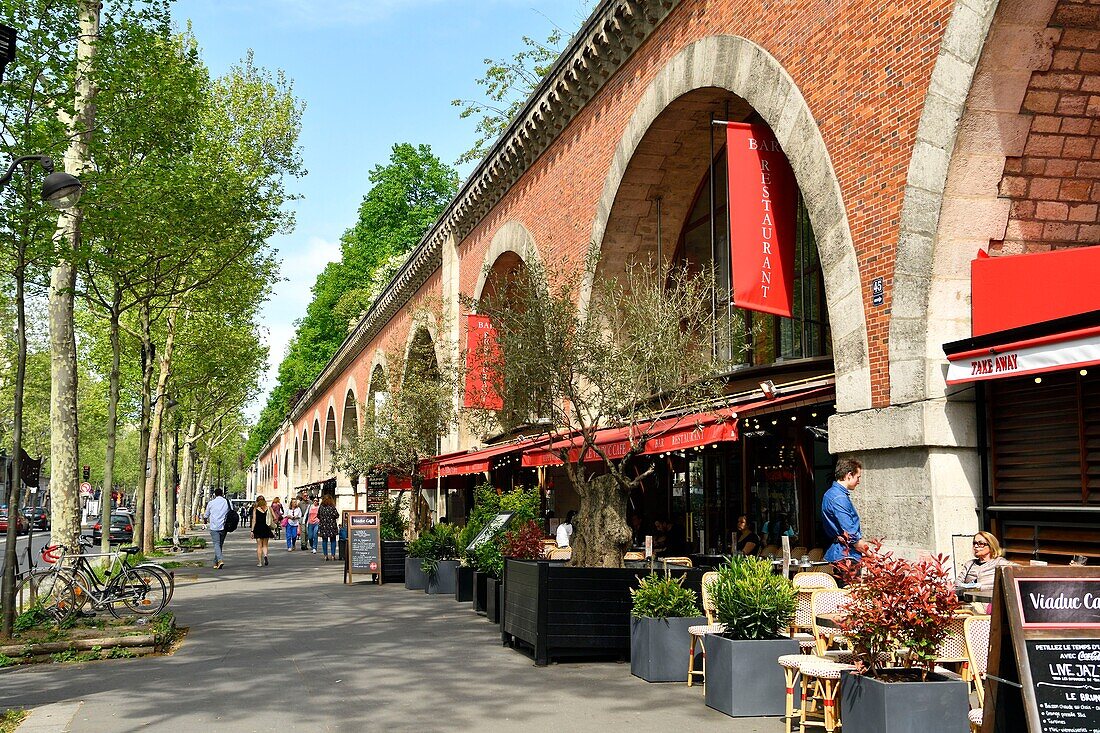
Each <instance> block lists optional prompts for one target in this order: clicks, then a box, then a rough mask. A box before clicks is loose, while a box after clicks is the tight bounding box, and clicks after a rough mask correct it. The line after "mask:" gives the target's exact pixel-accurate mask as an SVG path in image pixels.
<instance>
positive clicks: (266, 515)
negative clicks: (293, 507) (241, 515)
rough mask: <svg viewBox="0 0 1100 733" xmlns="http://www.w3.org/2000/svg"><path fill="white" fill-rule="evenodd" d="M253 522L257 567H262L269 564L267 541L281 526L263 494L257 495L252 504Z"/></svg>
mask: <svg viewBox="0 0 1100 733" xmlns="http://www.w3.org/2000/svg"><path fill="white" fill-rule="evenodd" d="M273 503H274V502H273ZM251 522H252V539H254V540H256V567H258V568H260V567H263V566H264V565H267V543H268V542H269V541H270V540H271V538H272V537H273V536H274V535H275V527H278V526H279V524H278V522H276V521H275V514H274V512H273V511H272V507H270V506H268V505H267V499H265V498H264V497H263V494H261V495H259V496H257V497H256V503H255V504H253V505H252V517H251Z"/></svg>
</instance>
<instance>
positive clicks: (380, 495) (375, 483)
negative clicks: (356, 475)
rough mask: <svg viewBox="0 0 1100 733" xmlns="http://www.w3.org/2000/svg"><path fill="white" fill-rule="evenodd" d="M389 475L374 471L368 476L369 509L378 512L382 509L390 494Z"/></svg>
mask: <svg viewBox="0 0 1100 733" xmlns="http://www.w3.org/2000/svg"><path fill="white" fill-rule="evenodd" d="M386 479H387V476H386V474H384V473H372V474H371V475H369V476H368V477H367V511H368V512H377V511H380V510H381V509H382V504H384V503H385V501H386V499H387V497H388V496H389V493H390V492H389V489H388V488H387V486H386Z"/></svg>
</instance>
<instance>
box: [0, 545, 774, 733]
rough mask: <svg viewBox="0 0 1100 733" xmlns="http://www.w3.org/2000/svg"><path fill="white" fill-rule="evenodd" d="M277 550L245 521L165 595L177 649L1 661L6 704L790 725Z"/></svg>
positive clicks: (100, 722) (179, 724) (451, 719)
mask: <svg viewBox="0 0 1100 733" xmlns="http://www.w3.org/2000/svg"><path fill="white" fill-rule="evenodd" d="M276 548H277V543H273V545H272V551H271V555H270V558H271V564H270V566H268V567H256V564H255V554H254V552H253V550H252V545H251V543H250V542H249V541H248V535H247V533H246V532H242V531H238V532H236V533H235V534H234V535H231V537H230V541H229V543H228V550H227V558H226V567H225V569H223V570H221V571H215V570H212V569H211V568H209V567H205V568H200V569H197V570H195V571H191V570H186V569H181V570H179V571H177V572H178V573H179V574H180V575H179V579H180V580H179V583H178V584H177V588H176V594H175V598H174V600H173V601H172V607H173V608H174V610H175V612H176V615H177V618H178V619H179V623H180V624H181V625H185V626H188V627H190V631H189V633H188V635H187V637H186V640H185V642H184V644H183V646H182V647H181V648H180V650H179V651H178V652H176V653H175V654H174V655H172V656H168V657H150V658H145V659H134V660H109V661H102V662H91V663H82V664H65V665H58V664H50V665H38V666H31V667H23V668H13V669H7V670H0V689H3V690H4V695H3V701H2V702H0V706H19V707H25V708H33V707H36V706H44V705H50V704H57V705H51V707H50V708H43V709H42V710H43V712H42V713H41V714H40V715H39V719H40V720H43V719H47V714H48V713H49V712H52V713H53V716H54V719H56V721H57V722H56V725H54V726H53V727H49V726H47V727H46V728H42V729H39V728H35V729H34V730H35V731H39V730H42V731H44V732H45V731H56V732H58V733H60V732H61V731H71V733H89V732H91V731H95V732H97V733H102V732H103V731H138V730H143V731H144V730H171V731H173V733H210V732H211V731H217V732H218V733H238V732H240V733H243V732H246V731H248V732H251V731H269V730H280V731H309V732H310V733H318V732H319V731H480V732H489V733H492V732H496V731H516V730H555V731H570V732H572V731H599V733H616V732H618V731H622V732H623V733H638V731H666V730H667V731H673V730H674V731H677V733H691V732H693V731H704V730H706V731H711V730H714V729H716V728H721V729H724V730H730V731H737V732H738V733H779V731H782V730H783V726H782V724H781V723H780V722H779V721H778V720H777V719H764V720H761V719H752V720H749V719H742V720H733V719H731V718H727V717H726V716H724V715H722V714H721V713H718V712H716V711H714V710H711V709H710V708H707V707H706V706H705V705H704V703H703V691H702V688H701V687H700V686H696V687H693V688H690V689H689V688H688V687H686V686H685V685H683V684H663V685H661V684H647V683H645V682H643V681H641V680H639V679H637V678H635V677H632V676H631V674H630V666H629V664H617V663H613V662H584V663H570V664H553V665H550V666H548V667H535V666H534V663H533V661H532V659H531V657H530V656H529V655H527V654H523V653H521V652H518V651H516V650H513V649H509V648H506V647H503V646H501V642H500V633H499V630H498V629H497V628H495V627H494V626H492V625H490V624H489V623H488V622H487V621H486V620H485V618H484V617H481V616H478V615H476V614H474V613H473V611H472V610H471V608H470V604H469V603H463V604H460V603H456V602H455V600H454V598H453V597H452V596H446V597H445V596H428V595H425V594H424V593H423V592H417V591H408V590H405V588H404V586H400V585H384V586H374V585H369V584H360V585H354V586H347V585H344V584H343V583H342V579H341V576H342V573H341V566H340V565H339V564H338V563H326V562H324V561H323V560H322V559H321V556H320V555H311V554H308V553H301V552H293V553H288V552H287V551H286V549H285V546H283V548H282V549H276ZM208 554H209V553H207V555H208ZM685 651H686V650H685ZM65 703H68V704H65ZM33 719H34V716H33V715H32V720H33ZM50 724H51V725H53V722H52V720H51V721H50Z"/></svg>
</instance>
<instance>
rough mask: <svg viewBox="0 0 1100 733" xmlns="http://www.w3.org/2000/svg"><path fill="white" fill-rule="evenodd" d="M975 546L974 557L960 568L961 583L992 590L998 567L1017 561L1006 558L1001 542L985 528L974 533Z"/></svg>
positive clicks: (983, 589)
mask: <svg viewBox="0 0 1100 733" xmlns="http://www.w3.org/2000/svg"><path fill="white" fill-rule="evenodd" d="M973 548H974V559H973V560H971V561H969V562H967V563H966V564H964V565H963V566H962V567H961V568H960V569H959V584H960V585H962V586H965V587H971V588H972V587H974V586H975V585H976V586H977V588H978V590H982V591H992V590H993V579H994V578H995V577H996V575H997V568H999V567H1004V566H1005V565H1014V564H1015V563H1011V562H1009V561H1008V560H1005V558H1004V550H1002V549H1001V543H1000V542H998V541H997V538H996V537H994V536H993V535H992V534H990V533H989V532H986V531H984V530H983V531H981V532H978V533H977V534H976V535H974V542H973Z"/></svg>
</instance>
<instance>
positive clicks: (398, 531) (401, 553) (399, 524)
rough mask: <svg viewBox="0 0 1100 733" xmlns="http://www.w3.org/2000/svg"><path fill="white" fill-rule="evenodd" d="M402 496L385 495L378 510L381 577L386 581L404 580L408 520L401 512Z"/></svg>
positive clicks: (399, 581) (396, 581) (401, 581)
mask: <svg viewBox="0 0 1100 733" xmlns="http://www.w3.org/2000/svg"><path fill="white" fill-rule="evenodd" d="M403 503H404V502H403V497H398V498H397V499H396V500H394V499H390V498H389V497H387V498H386V499H385V501H383V502H382V506H381V508H380V509H379V510H378V523H379V525H380V527H381V533H382V579H383V581H384V582H386V583H403V582H405V532H406V531H407V530H408V528H409V521H408V520H407V519H405V515H404V513H403V512H402V508H403V507H402V505H403Z"/></svg>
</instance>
